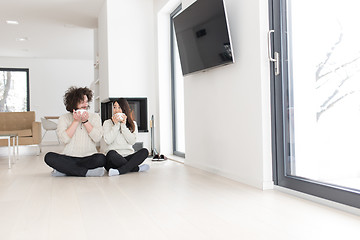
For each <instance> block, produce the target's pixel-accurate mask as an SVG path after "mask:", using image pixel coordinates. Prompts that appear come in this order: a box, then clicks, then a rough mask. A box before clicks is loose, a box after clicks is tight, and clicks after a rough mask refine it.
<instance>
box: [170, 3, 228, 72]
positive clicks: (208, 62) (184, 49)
mask: <svg viewBox="0 0 360 240" xmlns="http://www.w3.org/2000/svg"><path fill="white" fill-rule="evenodd" d="M174 28H175V34H176V40H177V46H178V49H179V55H180V63H181V68H182V72H183V75H184V76H185V75H187V74H190V73H194V72H198V71H203V70H206V69H209V68H213V67H217V66H222V65H225V64H229V63H233V62H234V56H233V51H232V45H231V38H230V32H229V26H228V22H227V17H226V9H225V5H224V2H223V0H197V1H196V2H194V3H193V4H192V5H190V6H189V7H187V8H186V9H184V10H183V11H182V12H180V13H179V14H178V15H177V16H176V17H175V18H174Z"/></svg>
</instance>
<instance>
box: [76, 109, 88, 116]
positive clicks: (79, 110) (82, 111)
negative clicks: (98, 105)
mask: <svg viewBox="0 0 360 240" xmlns="http://www.w3.org/2000/svg"><path fill="white" fill-rule="evenodd" d="M76 112H78V113H80V114H81V115H83V113H84V112H87V110H86V109H78V110H76Z"/></svg>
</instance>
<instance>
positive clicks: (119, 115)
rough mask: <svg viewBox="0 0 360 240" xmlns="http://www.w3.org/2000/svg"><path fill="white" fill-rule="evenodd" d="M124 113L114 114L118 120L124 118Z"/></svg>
mask: <svg viewBox="0 0 360 240" xmlns="http://www.w3.org/2000/svg"><path fill="white" fill-rule="evenodd" d="M124 115H125V114H124V113H117V114H116V116H117V117H118V118H119V120H120V121H122V120H124Z"/></svg>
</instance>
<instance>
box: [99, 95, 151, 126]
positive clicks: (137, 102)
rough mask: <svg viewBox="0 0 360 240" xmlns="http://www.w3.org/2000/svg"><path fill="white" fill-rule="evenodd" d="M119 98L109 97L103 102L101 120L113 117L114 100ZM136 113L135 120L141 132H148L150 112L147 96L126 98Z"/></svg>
mask: <svg viewBox="0 0 360 240" xmlns="http://www.w3.org/2000/svg"><path fill="white" fill-rule="evenodd" d="M115 99H118V98H109V99H108V100H107V101H105V102H102V103H101V120H102V122H103V123H104V121H105V120H107V119H109V118H111V116H112V115H113V113H112V109H113V106H112V101H114V100H115ZM125 99H126V100H127V101H128V103H129V105H130V108H131V110H132V111H133V114H134V120H135V122H136V123H137V125H138V130H139V132H148V131H149V130H148V120H147V119H148V116H147V115H148V113H147V98H125Z"/></svg>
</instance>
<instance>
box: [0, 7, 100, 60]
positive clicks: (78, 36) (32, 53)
mask: <svg viewBox="0 0 360 240" xmlns="http://www.w3.org/2000/svg"><path fill="white" fill-rule="evenodd" d="M104 1H105V0H0V57H31V58H61V59H93V57H94V54H93V48H94V47H93V43H94V34H93V29H95V28H97V16H98V14H99V11H100V9H101V7H102V5H103V2H104ZM7 20H16V21H18V22H19V24H18V25H11V24H7V23H6V21H7ZM18 38H27V40H26V41H19V39H18ZM17 39H18V40H17Z"/></svg>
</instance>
